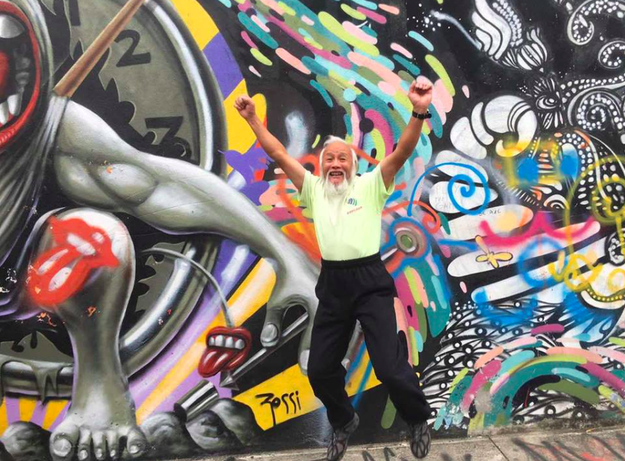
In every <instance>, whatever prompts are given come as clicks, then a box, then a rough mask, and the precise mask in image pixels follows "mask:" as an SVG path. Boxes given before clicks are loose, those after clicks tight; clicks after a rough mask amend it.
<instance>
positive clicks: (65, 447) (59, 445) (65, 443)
mask: <svg viewBox="0 0 625 461" xmlns="http://www.w3.org/2000/svg"><path fill="white" fill-rule="evenodd" d="M52 449H53V450H54V454H56V455H57V456H63V457H65V456H67V455H68V454H69V452H70V451H71V450H72V444H71V443H69V440H67V439H64V438H58V439H56V440H55V441H54V445H53V446H52Z"/></svg>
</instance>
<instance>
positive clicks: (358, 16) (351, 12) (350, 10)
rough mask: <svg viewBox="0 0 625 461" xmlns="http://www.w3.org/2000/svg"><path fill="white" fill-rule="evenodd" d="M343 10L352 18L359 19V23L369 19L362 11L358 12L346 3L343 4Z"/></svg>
mask: <svg viewBox="0 0 625 461" xmlns="http://www.w3.org/2000/svg"><path fill="white" fill-rule="evenodd" d="M341 9H342V10H343V11H345V13H347V14H348V15H350V16H351V17H352V18H354V19H357V20H358V21H364V20H365V19H367V17H366V16H365V15H364V14H362V13H361V12H360V11H356V10H355V9H353V8H352V7H351V6H349V5H346V4H345V3H341Z"/></svg>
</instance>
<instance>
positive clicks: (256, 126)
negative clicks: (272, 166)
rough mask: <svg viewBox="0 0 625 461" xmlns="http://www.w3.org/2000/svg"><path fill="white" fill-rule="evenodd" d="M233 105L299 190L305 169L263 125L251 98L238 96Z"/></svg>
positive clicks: (302, 183) (266, 150) (268, 153)
mask: <svg viewBox="0 0 625 461" xmlns="http://www.w3.org/2000/svg"><path fill="white" fill-rule="evenodd" d="M234 107H235V108H236V110H238V111H239V114H240V115H241V117H243V118H244V119H245V121H247V123H248V124H249V125H250V128H252V131H254V134H255V135H256V137H257V138H258V142H260V145H261V146H262V147H263V149H264V150H265V152H267V155H269V157H270V158H271V159H272V160H274V161H275V162H276V163H277V164H278V166H279V167H280V168H282V171H284V173H285V174H286V175H287V177H288V178H289V179H290V180H291V182H292V183H293V185H294V186H295V187H297V190H299V191H301V190H302V186H303V185H304V175H305V174H306V169H305V168H304V167H303V166H302V165H301V164H300V163H299V162H298V161H297V160H295V159H294V158H293V157H291V156H289V154H288V152H287V151H286V148H285V147H284V146H283V145H282V143H281V142H280V141H278V139H277V138H276V137H275V136H274V135H272V134H271V133H270V132H269V130H268V129H267V128H266V127H265V125H263V123H262V122H261V121H260V119H259V118H258V116H257V115H256V106H255V105H254V101H252V98H250V97H249V96H239V97H238V98H237V99H236V100H235V102H234Z"/></svg>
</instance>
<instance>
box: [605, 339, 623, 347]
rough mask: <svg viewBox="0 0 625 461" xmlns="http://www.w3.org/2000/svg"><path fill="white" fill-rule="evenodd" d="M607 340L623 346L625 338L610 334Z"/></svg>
mask: <svg viewBox="0 0 625 461" xmlns="http://www.w3.org/2000/svg"><path fill="white" fill-rule="evenodd" d="M609 341H610V342H611V343H612V344H615V345H617V346H622V347H625V339H621V338H615V337H614V336H612V337H611V338H610V339H609Z"/></svg>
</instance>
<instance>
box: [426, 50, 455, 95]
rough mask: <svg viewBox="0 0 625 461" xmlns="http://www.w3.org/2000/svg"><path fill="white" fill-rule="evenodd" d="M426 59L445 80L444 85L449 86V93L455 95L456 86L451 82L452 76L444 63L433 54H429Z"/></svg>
mask: <svg viewBox="0 0 625 461" xmlns="http://www.w3.org/2000/svg"><path fill="white" fill-rule="evenodd" d="M425 61H426V62H427V63H428V64H429V65H430V67H431V68H432V70H434V72H436V75H438V76H439V78H440V79H441V80H442V81H443V85H445V88H447V91H448V92H449V94H450V95H452V96H455V95H456V89H455V88H454V84H453V83H452V82H451V78H449V74H448V73H447V71H446V70H445V66H443V64H442V63H441V62H440V61H439V60H438V59H436V58H435V57H434V56H432V55H431V54H428V55H427V56H426V57H425Z"/></svg>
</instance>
